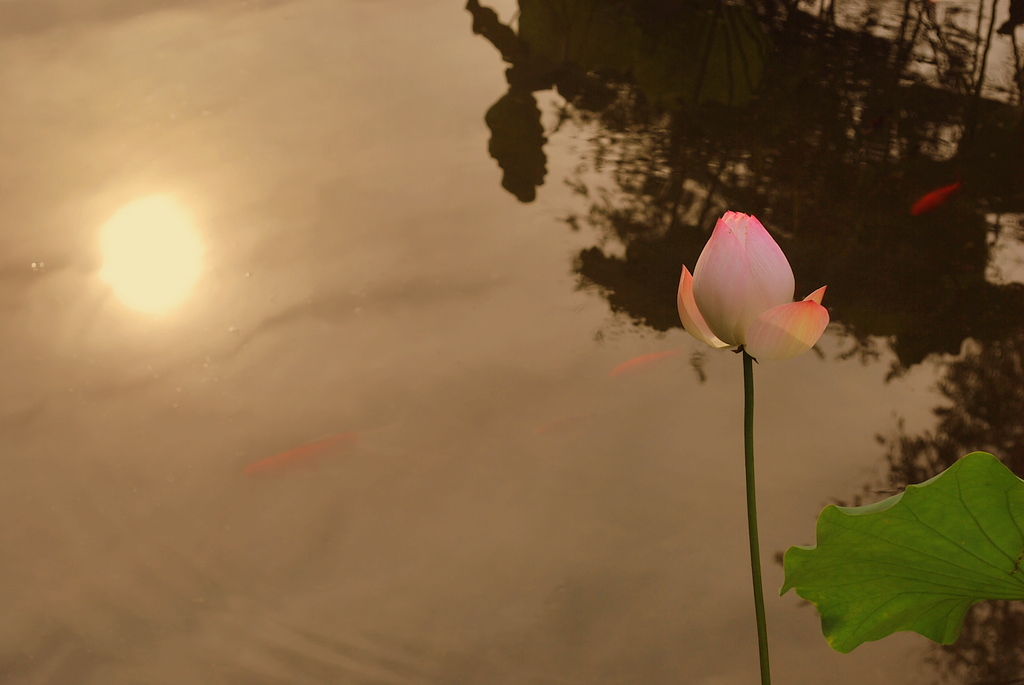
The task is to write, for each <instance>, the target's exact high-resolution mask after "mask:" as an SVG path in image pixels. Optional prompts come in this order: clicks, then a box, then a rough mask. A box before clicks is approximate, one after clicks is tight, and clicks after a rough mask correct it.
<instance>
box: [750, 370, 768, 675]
mask: <svg viewBox="0 0 1024 685" xmlns="http://www.w3.org/2000/svg"><path fill="white" fill-rule="evenodd" d="M743 451H744V455H745V457H746V458H745V460H744V461H745V464H746V471H747V532H748V534H749V536H750V573H751V576H753V580H754V613H755V614H756V616H757V651H758V655H759V656H760V659H761V685H771V682H772V677H771V673H770V672H769V667H768V622H767V621H766V620H765V616H764V589H763V588H762V587H761V549H760V545H759V544H758V542H757V491H756V489H755V487H754V358H753V357H751V356H750V355H749V354H747V352H746V350H744V351H743Z"/></svg>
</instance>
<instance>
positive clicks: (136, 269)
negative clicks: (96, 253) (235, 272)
mask: <svg viewBox="0 0 1024 685" xmlns="http://www.w3.org/2000/svg"><path fill="white" fill-rule="evenodd" d="M100 251H101V254H102V256H103V269H102V271H101V272H100V277H101V278H102V279H103V280H104V281H105V282H106V283H107V284H108V285H110V287H111V288H113V290H114V294H115V295H116V296H117V298H118V299H119V300H121V302H122V303H124V304H125V305H126V306H128V307H131V308H132V309H135V310H137V311H141V312H146V313H149V314H161V313H164V312H167V311H169V310H170V309H172V308H174V307H175V306H177V305H179V304H181V302H183V301H184V300H185V298H186V297H187V296H188V294H189V292H190V291H191V290H192V288H193V287H194V286H195V284H196V281H197V280H198V279H199V273H200V268H201V265H202V256H203V245H202V242H201V240H200V239H199V234H198V233H197V231H196V228H195V225H194V224H193V221H192V217H191V216H189V214H188V213H187V212H186V211H185V210H184V209H183V208H182V207H181V205H179V204H178V203H177V202H176V201H175V200H173V199H172V198H170V197H168V196H166V195H151V196H149V197H144V198H140V199H138V200H134V201H133V202H130V203H128V204H127V205H125V206H124V207H122V208H121V209H119V210H118V211H117V212H116V213H115V214H114V215H113V216H112V217H111V218H110V219H109V220H108V221H107V222H106V223H105V224H103V227H102V229H101V230H100Z"/></svg>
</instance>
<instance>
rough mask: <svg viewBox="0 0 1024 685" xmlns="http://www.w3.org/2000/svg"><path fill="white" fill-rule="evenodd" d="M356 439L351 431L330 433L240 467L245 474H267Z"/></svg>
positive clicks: (294, 466) (309, 461)
mask: <svg viewBox="0 0 1024 685" xmlns="http://www.w3.org/2000/svg"><path fill="white" fill-rule="evenodd" d="M358 439H359V436H357V435H356V434H355V433H353V432H351V431H346V432H344V433H338V434H337V435H330V436H328V437H326V438H321V439H319V440H314V441H313V442H307V443H306V444H304V445H299V446H298V447H293V448H292V449H290V450H287V451H285V452H281V453H279V454H275V455H274V456H272V457H267V458H266V459H260V460H259V461H256V462H253V463H251V464H249V465H248V466H246V467H245V468H244V469H242V473H243V474H244V475H246V476H257V475H263V474H268V475H269V474H275V473H283V472H285V471H290V470H292V469H297V468H300V467H303V466H308V465H310V464H312V463H313V462H314V461H316V460H317V459H319V458H321V457H324V456H326V452H327V449H328V448H330V447H336V446H345V447H350V446H352V445H354V444H356V442H357V441H358Z"/></svg>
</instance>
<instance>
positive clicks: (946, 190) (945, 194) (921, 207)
mask: <svg viewBox="0 0 1024 685" xmlns="http://www.w3.org/2000/svg"><path fill="white" fill-rule="evenodd" d="M962 185H963V183H961V182H960V179H957V180H956V183H950V184H949V185H948V186H942V187H941V188H936V189H935V190H933V191H932V192H930V193H928V194H927V195H924V196H923V197H922V198H921V199H920V200H918V201H917V202H915V203H914V206H913V207H911V208H910V213H911V214H913V215H914V216H919V215H921V214H924V213H925V212H930V211H932V210H933V209H935V208H936V207H941V206H942V205H943V204H944V203H945V202H946V200H948V199H949V196H950V195H952V194H953V193H955V192H956V191H958V190H960V186H962Z"/></svg>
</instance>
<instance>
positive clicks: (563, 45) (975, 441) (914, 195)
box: [467, 0, 1024, 684]
mask: <svg viewBox="0 0 1024 685" xmlns="http://www.w3.org/2000/svg"><path fill="white" fill-rule="evenodd" d="M811 4H812V5H815V6H814V7H808V4H807V3H801V2H796V1H791V0H782V1H781V2H774V1H771V0H764V1H752V2H746V3H719V2H712V1H710V0H708V1H703V0H691V1H686V2H631V1H629V0H622V1H618V2H612V1H602V0H565V1H563V2H555V3H546V2H540V1H538V0H521V1H520V2H519V14H518V15H517V20H516V23H515V27H514V29H513V27H512V26H506V25H503V24H501V23H500V22H499V21H498V18H497V15H496V14H495V13H494V12H492V11H491V10H489V9H488V8H487V7H484V6H481V5H480V4H479V3H478V2H477V0H470V1H469V3H468V5H467V9H468V10H469V12H470V13H471V14H472V16H473V30H474V32H476V33H479V34H481V35H482V36H483V37H484V38H486V39H488V40H489V41H491V42H492V43H493V44H494V45H495V46H496V47H497V48H498V49H499V51H500V52H501V55H502V57H503V58H504V60H505V61H506V62H508V63H509V64H510V65H511V66H510V67H509V69H508V70H507V72H506V76H507V81H508V84H509V89H508V93H507V94H506V95H505V96H503V97H502V99H500V100H499V101H498V102H497V103H496V104H495V105H494V106H493V107H492V109H491V110H490V111H489V112H488V114H487V122H488V125H489V127H490V129H491V133H492V138H491V147H490V153H491V155H492V157H494V158H495V160H496V161H497V162H498V164H499V166H500V167H501V168H502V170H503V174H504V176H503V180H502V185H503V186H504V187H505V188H506V189H507V190H509V191H510V192H511V193H513V194H514V195H516V197H518V198H519V200H521V201H523V202H529V201H532V200H533V199H534V197H535V195H536V189H537V188H538V187H540V186H541V185H542V184H543V182H544V180H545V178H544V159H545V158H544V146H545V144H546V143H547V142H548V138H546V137H545V135H544V130H543V128H542V127H541V126H540V121H541V118H542V116H541V111H540V110H539V109H538V107H537V104H536V99H535V98H534V95H533V93H534V92H535V91H541V90H547V89H550V88H554V89H556V91H557V92H558V94H559V96H560V97H561V104H559V105H557V109H556V111H555V112H553V113H552V115H553V116H554V117H556V121H557V123H556V125H555V126H554V128H553V129H552V130H551V131H550V132H548V136H556V135H560V134H567V131H568V129H570V128H571V129H574V130H575V131H578V132H579V133H580V135H581V136H582V137H585V138H586V139H587V141H588V145H586V156H585V157H584V159H583V160H582V162H581V164H580V165H579V166H578V167H577V168H576V169H575V171H574V172H573V173H572V174H571V175H570V176H569V177H568V178H565V179H564V181H565V182H566V183H567V184H569V186H570V187H572V188H573V189H574V191H575V192H576V193H577V194H578V195H579V196H580V198H581V199H582V200H583V201H584V202H585V203H586V204H588V205H589V209H588V210H586V211H585V212H583V213H578V214H573V215H571V216H569V217H568V219H567V223H568V224H569V226H570V227H572V228H573V229H574V230H579V229H580V228H581V227H584V226H588V227H593V228H595V229H596V230H597V232H598V235H599V236H600V242H599V243H598V244H597V245H596V246H593V247H588V248H585V249H582V250H581V251H580V252H579V255H578V257H577V259H576V263H575V269H576V271H577V273H578V275H579V283H580V284H581V286H583V287H586V288H592V289H595V290H597V291H598V292H600V293H601V294H602V295H603V297H605V298H606V299H607V301H608V303H609V305H610V307H611V309H612V311H614V312H618V313H623V314H625V315H627V316H628V317H630V318H631V319H632V320H633V321H635V322H636V323H637V324H640V325H643V326H646V327H649V328H651V329H654V330H657V331H667V330H670V329H673V328H678V327H679V326H680V323H679V319H678V315H677V313H676V307H675V303H674V300H673V294H674V291H675V286H676V283H677V282H678V278H679V271H680V264H681V263H682V264H688V265H690V266H691V267H692V265H693V264H694V263H695V262H696V259H697V256H698V254H699V252H700V250H701V249H702V248H703V245H704V243H705V241H706V239H707V235H708V230H709V229H710V227H711V225H712V223H713V221H714V220H715V218H716V217H717V216H718V215H719V214H720V213H721V212H722V211H723V210H724V209H727V208H728V209H732V210H738V211H743V212H749V213H753V214H755V215H757V216H758V217H760V218H762V219H763V220H765V223H766V225H768V226H769V228H770V230H773V231H774V233H775V235H776V238H777V239H778V241H779V242H780V244H781V245H782V247H783V249H784V250H785V252H786V254H787V255H788V256H789V258H790V260H791V262H792V264H793V266H794V271H795V273H796V276H797V279H798V282H797V295H798V297H800V296H802V295H804V294H806V293H807V292H808V291H809V290H810V289H811V288H813V287H816V286H817V285H818V284H821V283H826V284H828V286H829V290H828V294H827V296H826V304H827V306H828V307H829V310H830V312H831V315H832V321H833V322H834V323H835V324H837V327H838V328H840V329H841V330H842V331H843V333H844V335H845V337H846V339H847V343H846V349H845V351H844V352H842V353H841V354H839V355H838V358H839V359H848V358H851V357H859V358H861V359H863V360H864V361H865V362H867V361H870V360H872V359H876V358H877V357H878V356H879V353H880V352H881V349H882V347H888V348H890V349H891V351H892V352H893V353H895V356H896V361H895V362H894V363H893V366H892V370H891V372H890V374H889V378H890V379H892V378H896V377H899V376H901V375H903V374H904V373H906V372H907V370H908V369H910V368H911V367H913V366H915V365H917V364H919V363H920V362H922V361H923V360H925V359H926V358H929V357H931V358H932V359H933V360H939V359H941V360H944V361H939V362H938V363H939V364H940V368H941V369H942V377H941V380H940V381H939V384H938V388H939V391H940V392H941V395H942V396H943V399H944V400H946V401H948V402H947V404H945V405H943V406H941V407H939V408H938V409H936V410H935V414H936V415H937V418H938V426H937V427H936V428H935V429H934V430H928V431H925V432H924V433H922V434H920V435H908V434H906V433H905V432H904V430H903V429H902V424H900V428H899V429H898V430H897V434H896V437H894V438H892V439H888V440H887V441H886V442H885V443H884V444H886V445H887V447H888V454H887V461H888V464H889V468H890V475H889V482H888V483H887V484H886V486H885V487H883V488H882V489H881V490H879V489H878V488H875V487H874V486H871V487H869V488H867V490H868V491H869V493H868V495H867V496H865V497H857V501H858V502H861V501H867V500H870V499H877V497H878V496H879V495H880V494H886V493H891V492H893V491H895V490H896V489H899V488H902V487H903V486H905V485H906V484H908V483H916V482H920V481H922V480H925V479H927V478H930V477H931V476H933V475H935V474H936V473H938V472H939V471H940V470H942V469H944V468H946V467H947V466H949V465H950V464H951V463H952V462H953V461H954V460H956V459H957V458H958V457H960V456H962V455H963V454H966V453H968V452H970V451H974V450H987V451H990V452H992V453H994V454H996V455H997V456H998V457H999V458H1001V459H1002V460H1003V461H1005V462H1006V463H1007V464H1008V465H1009V466H1010V467H1011V468H1012V469H1013V470H1014V471H1015V472H1016V473H1017V474H1018V475H1024V451H1022V450H1024V445H1022V444H1021V436H1022V435H1024V418H1022V417H1024V370H1022V369H1024V365H1022V359H1021V349H1024V285H1022V284H1021V283H1020V282H1014V281H1012V280H1007V279H1006V278H1005V277H1004V274H1003V270H1004V267H1005V266H1006V264H1005V256H1006V254H1007V253H1009V254H1011V255H1012V257H1011V264H1010V266H1011V267H1012V266H1014V265H1015V264H1014V263H1013V262H1014V261H1015V260H1019V255H1021V254H1022V253H1024V250H1021V247H1020V246H1021V244H1022V243H1021V239H1022V237H1024V230H1022V227H1024V117H1022V103H1024V51H1022V48H1021V46H1020V44H1019V36H1018V35H1016V34H1015V32H1014V28H1015V26H1016V25H1018V24H1020V23H1021V18H1020V17H1021V16H1022V15H1021V12H1022V8H1024V3H1020V2H1017V1H1016V0H1014V2H1012V3H1010V4H1009V5H1008V6H1007V5H1004V4H1003V3H1000V2H993V3H967V2H946V3H933V2H917V1H916V0H907V1H906V2H895V1H894V2H888V3H884V2H877V3H864V4H854V5H849V6H847V5H845V4H844V3H837V2H822V3H811ZM1007 13H1009V17H1007ZM997 26H998V27H999V29H998V31H996V30H995V27H997ZM512 103H516V104H515V105H513V104H512ZM527 131H529V132H530V133H529V134H528V135H527V134H526V132H527ZM548 180H549V181H550V180H551V179H548ZM562 180H563V179H555V181H556V182H560V181H562ZM958 181H962V186H961V187H959V188H957V189H956V190H955V191H954V192H952V193H950V194H947V196H946V197H943V198H939V199H936V200H935V201H934V203H932V206H929V207H925V208H924V210H923V211H917V209H916V208H915V211H913V212H912V211H911V208H912V207H915V205H916V203H917V202H918V201H919V200H921V199H922V198H924V197H925V196H926V195H927V194H929V193H930V192H932V191H935V190H936V189H939V188H943V187H947V186H949V185H951V184H953V183H956V182H958ZM880 344H881V347H880ZM938 355H946V356H944V357H939V356H938ZM949 355H958V356H956V357H953V358H952V359H951V358H950V357H949ZM836 494H838V493H836ZM1021 606H1022V605H1021V604H1020V603H1006V602H993V603H987V604H985V605H983V606H980V607H978V608H976V609H975V610H974V611H973V612H972V613H971V614H970V616H969V618H968V622H967V625H966V627H965V629H964V634H963V636H962V637H961V639H960V640H959V641H958V642H957V644H955V645H952V646H948V647H939V648H936V649H935V650H934V652H933V661H934V662H935V663H936V664H937V665H939V666H940V667H941V671H942V672H943V673H945V674H946V677H948V678H950V679H953V680H956V681H958V682H967V683H993V684H995V683H1011V682H1021V679H1022V676H1024V650H1022V647H1021V645H1022V644H1024V643H1022V639H1021V638H1022V637H1024V609H1022V608H1021Z"/></svg>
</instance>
